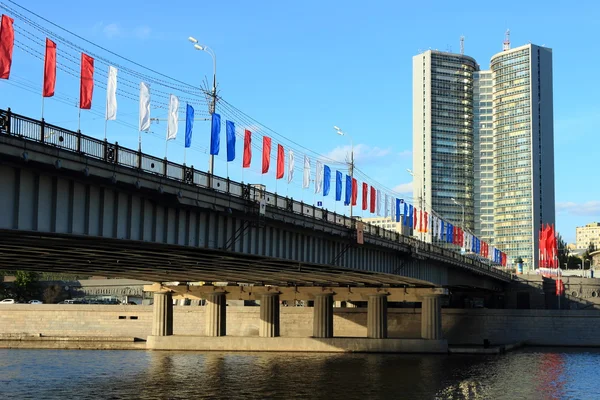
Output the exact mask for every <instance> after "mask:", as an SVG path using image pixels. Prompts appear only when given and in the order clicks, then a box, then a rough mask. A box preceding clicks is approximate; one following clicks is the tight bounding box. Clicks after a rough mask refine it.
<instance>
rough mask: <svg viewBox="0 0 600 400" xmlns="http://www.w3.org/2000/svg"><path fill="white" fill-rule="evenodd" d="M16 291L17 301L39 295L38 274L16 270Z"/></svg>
mask: <svg viewBox="0 0 600 400" xmlns="http://www.w3.org/2000/svg"><path fill="white" fill-rule="evenodd" d="M14 291H15V297H16V299H15V300H17V301H27V300H31V299H32V298H34V297H38V294H39V284H38V275H37V274H36V273H35V272H28V271H16V272H15V282H14Z"/></svg>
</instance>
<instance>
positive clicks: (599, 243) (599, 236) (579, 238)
mask: <svg viewBox="0 0 600 400" xmlns="http://www.w3.org/2000/svg"><path fill="white" fill-rule="evenodd" d="M575 233H576V235H575V240H576V242H577V248H578V249H587V248H588V247H589V245H590V244H593V245H594V246H595V248H596V249H600V222H592V223H591V224H587V225H585V226H578V227H577V228H576V231H575Z"/></svg>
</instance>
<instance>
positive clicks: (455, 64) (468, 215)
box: [422, 52, 477, 230]
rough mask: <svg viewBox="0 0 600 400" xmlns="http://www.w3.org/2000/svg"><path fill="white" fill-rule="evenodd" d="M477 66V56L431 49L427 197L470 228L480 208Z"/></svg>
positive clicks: (441, 212)
mask: <svg viewBox="0 0 600 400" xmlns="http://www.w3.org/2000/svg"><path fill="white" fill-rule="evenodd" d="M476 70H477V63H476V62H475V60H473V59H472V58H471V57H466V56H463V55H460V54H451V53H442V52H432V53H431V72H430V74H431V75H430V79H431V81H430V82H431V102H430V107H431V119H430V121H431V122H430V124H431V125H430V129H431V131H430V132H431V133H430V135H431V136H430V144H431V145H430V165H429V167H430V171H426V168H427V165H426V164H427V163H426V162H424V163H423V169H424V175H426V176H430V177H431V178H430V179H431V181H430V185H431V187H430V188H427V187H425V186H426V185H424V187H423V188H422V190H423V193H424V194H425V195H424V197H425V198H430V199H431V206H432V208H433V210H435V212H436V213H437V214H438V215H441V216H442V217H444V218H445V219H446V220H448V221H450V222H451V223H453V224H455V225H458V226H464V227H465V228H466V229H469V230H472V229H473V207H474V203H473V74H474V72H475V71H476ZM423 141H424V143H425V142H426V141H427V138H425V137H424V138H423ZM424 148H427V146H424ZM425 159H427V157H425ZM428 190H430V191H431V193H430V196H428V195H427V191H428ZM453 198H454V199H455V200H456V202H457V203H459V204H456V203H454V202H453V201H452V199H453ZM463 206H464V212H463ZM463 217H464V225H463V223H462V220H463Z"/></svg>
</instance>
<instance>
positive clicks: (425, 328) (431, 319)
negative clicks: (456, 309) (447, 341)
mask: <svg viewBox="0 0 600 400" xmlns="http://www.w3.org/2000/svg"><path fill="white" fill-rule="evenodd" d="M421 338H422V339H430V340H439V339H442V308H441V306H440V296H425V297H423V301H422V302H421Z"/></svg>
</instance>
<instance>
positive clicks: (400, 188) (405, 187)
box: [393, 182, 413, 194]
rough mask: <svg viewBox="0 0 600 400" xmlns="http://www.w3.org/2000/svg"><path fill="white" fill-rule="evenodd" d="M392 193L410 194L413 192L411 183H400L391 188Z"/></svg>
mask: <svg viewBox="0 0 600 400" xmlns="http://www.w3.org/2000/svg"><path fill="white" fill-rule="evenodd" d="M393 190H394V192H397V193H403V194H405V193H412V191H413V183H412V182H408V183H401V184H399V185H397V186H394V188H393Z"/></svg>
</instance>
